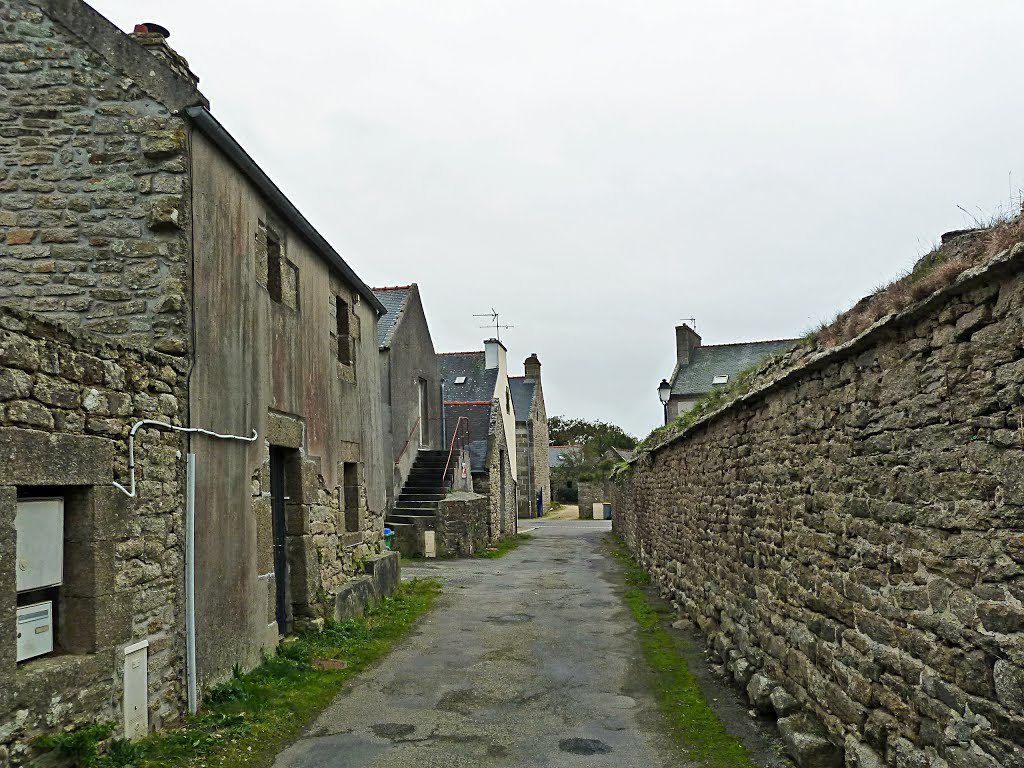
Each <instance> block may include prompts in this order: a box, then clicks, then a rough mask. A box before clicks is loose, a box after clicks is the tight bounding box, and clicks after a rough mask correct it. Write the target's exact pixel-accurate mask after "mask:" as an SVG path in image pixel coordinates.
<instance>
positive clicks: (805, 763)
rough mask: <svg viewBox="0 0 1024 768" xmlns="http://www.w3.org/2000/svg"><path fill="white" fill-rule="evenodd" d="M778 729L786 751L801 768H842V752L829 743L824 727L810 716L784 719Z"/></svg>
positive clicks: (799, 715)
mask: <svg viewBox="0 0 1024 768" xmlns="http://www.w3.org/2000/svg"><path fill="white" fill-rule="evenodd" d="M778 727H779V735H780V736H781V737H782V743H783V744H785V745H786V751H788V752H789V754H790V756H791V757H792V758H793V760H794V761H795V762H796V764H797V765H798V766H800V768H842V766H843V754H842V751H841V750H839V749H837V748H836V746H835V745H834V744H833V743H832V742H831V741H829V739H828V733H827V732H826V731H825V729H824V727H822V725H821V724H820V723H818V722H817V721H816V720H814V719H812V718H811V717H810V716H808V715H805V714H798V715H790V716H789V717H783V718H781V719H780V720H779V721H778Z"/></svg>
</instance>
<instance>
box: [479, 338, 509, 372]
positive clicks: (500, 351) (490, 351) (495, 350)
mask: <svg viewBox="0 0 1024 768" xmlns="http://www.w3.org/2000/svg"><path fill="white" fill-rule="evenodd" d="M507 351H508V350H506V349H505V345H504V344H502V343H501V342H500V341H498V340H497V339H488V340H487V341H485V342H484V368H486V369H487V370H490V369H491V368H497V369H499V370H508V369H507V368H506V367H505V353H506V352H507Z"/></svg>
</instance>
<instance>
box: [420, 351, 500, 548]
mask: <svg viewBox="0 0 1024 768" xmlns="http://www.w3.org/2000/svg"><path fill="white" fill-rule="evenodd" d="M506 354H507V352H506V349H505V345H504V344H502V343H501V342H500V341H498V340H497V339H489V340H487V341H486V342H485V343H484V351H482V352H442V353H440V354H438V355H437V363H438V369H439V371H440V373H441V380H442V384H443V386H444V423H445V426H444V432H445V435H446V442H447V441H449V440H451V439H452V437H453V436H455V434H456V431H457V430H467V431H468V436H469V454H470V471H471V474H472V479H473V488H474V490H475V491H476V492H477V493H479V494H482V495H484V496H487V497H488V498H489V499H490V521H489V539H490V541H492V542H494V541H497V540H498V539H500V538H501V537H503V536H507V535H510V534H513V533H515V532H516V530H517V522H516V521H517V498H518V482H517V479H516V478H517V477H518V461H517V456H516V447H515V446H516V437H515V435H516V416H515V410H514V409H513V405H512V389H511V386H510V384H509V379H508V368H507V364H506Z"/></svg>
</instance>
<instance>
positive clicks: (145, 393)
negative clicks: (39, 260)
mask: <svg viewBox="0 0 1024 768" xmlns="http://www.w3.org/2000/svg"><path fill="white" fill-rule="evenodd" d="M185 376H186V366H185V364H184V362H183V361H182V359H181V358H179V357H176V356H171V355H165V354H161V353H159V352H155V351H149V350H138V349H133V348H130V347H126V346H122V345H114V344H112V343H109V342H103V341H99V340H96V339H94V338H92V337H90V336H86V335H84V334H82V332H80V331H77V330H74V329H70V328H66V327H61V326H59V325H55V324H53V323H51V322H49V321H46V320H42V319H39V318H38V317H35V316H32V315H29V314H23V313H20V312H17V311H14V310H9V309H3V308H0V622H2V627H0V681H2V684H0V765H6V764H8V762H5V761H9V763H10V764H11V765H21V764H23V763H25V762H27V761H28V760H29V759H30V756H31V752H30V748H29V743H30V741H31V739H32V738H33V737H34V736H36V735H39V734H40V733H42V732H44V731H45V732H52V731H56V730H60V729H62V728H65V727H69V726H77V725H84V724H88V723H91V722H95V721H96V720H97V719H100V720H112V721H115V722H117V723H121V721H122V718H123V713H122V712H121V687H120V686H121V682H120V681H121V670H122V668H123V662H124V656H123V653H121V651H122V649H123V648H124V647H125V646H126V645H128V644H131V643H135V642H138V641H140V640H148V642H149V647H148V671H149V723H150V726H151V727H153V728H156V727H160V726H161V725H166V724H169V723H173V722H174V721H176V720H177V718H178V717H179V715H180V713H181V710H182V684H183V677H184V670H183V661H182V657H183V635H182V624H183V621H182V618H181V617H182V607H181V606H182V593H181V591H182V583H183V572H184V571H183V540H182V531H183V522H182V512H183V509H184V462H183V460H181V459H180V455H182V454H183V453H184V452H185V450H186V448H185V442H184V440H183V439H182V437H181V436H180V435H179V434H175V433H170V432H164V431H158V430H155V429H143V430H141V431H140V432H139V433H138V435H137V439H136V453H135V456H136V464H137V479H138V485H137V497H136V498H134V499H131V498H128V497H127V496H126V495H124V494H123V493H121V491H119V490H117V489H116V488H114V487H113V486H112V482H113V481H115V480H117V481H119V482H121V483H124V484H127V483H128V477H127V475H128V473H127V439H126V438H127V435H128V430H129V429H130V428H131V426H132V424H133V423H135V422H136V421H138V420H140V419H156V420H160V421H165V422H170V423H172V424H180V423H181V421H180V419H181V417H182V415H183V413H182V409H183V405H184V402H185V399H184V382H185ZM26 496H28V497H31V496H45V497H53V496H60V497H62V498H64V504H65V522H64V528H65V541H64V583H63V585H62V586H61V587H60V588H59V593H58V596H57V597H56V606H57V613H56V618H57V621H56V623H55V626H56V645H57V649H56V652H55V653H54V654H51V655H48V656H41V657H37V658H34V659H29V660H26V661H22V662H16V661H15V654H14V649H15V645H16V640H15V624H14V606H15V604H16V594H15V582H14V574H15V562H14V559H15V558H14V554H15V545H16V537H15V532H14V525H13V523H14V511H15V506H16V501H17V499H18V498H19V497H26Z"/></svg>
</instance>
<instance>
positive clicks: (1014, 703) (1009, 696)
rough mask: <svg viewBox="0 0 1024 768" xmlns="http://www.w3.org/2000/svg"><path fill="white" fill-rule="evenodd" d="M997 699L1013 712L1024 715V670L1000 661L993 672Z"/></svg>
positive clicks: (1002, 660) (1003, 660)
mask: <svg viewBox="0 0 1024 768" xmlns="http://www.w3.org/2000/svg"><path fill="white" fill-rule="evenodd" d="M992 674H993V677H994V678H995V688H996V699H997V700H998V701H999V703H1000V704H1002V705H1003V706H1004V707H1006V708H1007V709H1008V710H1010V711H1011V712H1016V713H1017V714H1024V669H1022V668H1021V667H1018V666H1017V665H1016V664H1012V663H1011V662H1009V661H1006V660H1005V659H999V660H998V661H997V662H996V663H995V666H994V667H993V670H992Z"/></svg>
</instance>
